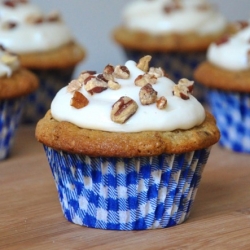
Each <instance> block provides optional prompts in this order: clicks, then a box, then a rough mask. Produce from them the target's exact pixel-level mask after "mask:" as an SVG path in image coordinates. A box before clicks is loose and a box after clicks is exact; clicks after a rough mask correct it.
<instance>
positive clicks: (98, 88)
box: [84, 75, 108, 95]
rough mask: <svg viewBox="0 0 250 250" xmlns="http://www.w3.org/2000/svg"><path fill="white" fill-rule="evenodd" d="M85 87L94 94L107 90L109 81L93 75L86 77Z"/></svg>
mask: <svg viewBox="0 0 250 250" xmlns="http://www.w3.org/2000/svg"><path fill="white" fill-rule="evenodd" d="M84 88H85V90H86V91H87V92H89V93H90V94H91V95H93V94H95V93H101V92H102V91H104V90H106V89H107V88H108V83H107V82H105V81H102V80H101V79H98V78H96V77H95V76H92V75H91V76H89V77H88V78H87V79H85V81H84Z"/></svg>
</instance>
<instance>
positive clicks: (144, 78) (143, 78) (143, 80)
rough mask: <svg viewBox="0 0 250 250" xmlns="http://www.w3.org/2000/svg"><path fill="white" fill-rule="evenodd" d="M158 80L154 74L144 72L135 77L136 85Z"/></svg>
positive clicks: (141, 85) (153, 82) (152, 82)
mask: <svg viewBox="0 0 250 250" xmlns="http://www.w3.org/2000/svg"><path fill="white" fill-rule="evenodd" d="M156 81H157V78H156V77H155V76H154V75H150V74H144V75H139V76H138V77H137V78H136V79H135V85H136V86H139V87H143V86H145V85H146V84H148V83H150V84H155V83H156Z"/></svg>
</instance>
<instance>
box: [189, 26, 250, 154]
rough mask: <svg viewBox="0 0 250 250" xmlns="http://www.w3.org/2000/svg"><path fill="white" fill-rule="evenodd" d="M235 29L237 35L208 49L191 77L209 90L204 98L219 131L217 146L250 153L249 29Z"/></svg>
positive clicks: (247, 27) (225, 38) (248, 27)
mask: <svg viewBox="0 0 250 250" xmlns="http://www.w3.org/2000/svg"><path fill="white" fill-rule="evenodd" d="M236 25H237V27H238V28H239V32H238V33H237V34H234V35H232V36H228V37H223V39H220V40H219V41H217V42H216V43H212V44H211V45H210V47H209V49H208V52H207V60H206V61H205V62H203V63H201V64H200V65H199V66H198V67H197V69H196V70H195V72H194V77H195V79H196V80H197V81H199V82H200V83H201V84H204V86H206V87H208V88H209V91H208V93H207V95H208V97H207V98H208V101H209V105H210V108H211V111H212V113H213V114H214V116H215V117H216V120H217V122H218V127H219V129H220V131H221V139H220V144H221V145H222V146H223V147H225V148H228V149H231V150H233V151H236V152H242V153H250V43H249V41H250V25H249V23H248V22H238V23H237V24H236Z"/></svg>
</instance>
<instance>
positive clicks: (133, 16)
mask: <svg viewBox="0 0 250 250" xmlns="http://www.w3.org/2000/svg"><path fill="white" fill-rule="evenodd" d="M173 2H174V1H173V0H151V1H145V0H137V1H133V2H131V3H130V4H129V5H128V6H127V7H126V8H125V10H124V13H123V24H124V26H125V27H127V28H129V29H134V30H141V31H145V32H149V33H152V34H161V33H166V32H177V33H185V32H189V31H194V32H196V33H199V34H201V35H202V34H210V33H215V32H219V31H222V30H223V29H224V28H225V27H226V24H227V21H226V19H225V18H224V17H223V16H222V15H221V14H220V13H218V12H217V11H216V10H215V9H214V8H212V6H210V5H208V3H207V1H206V0H180V1H179V2H180V3H181V5H182V8H181V9H178V10H175V11H172V12H171V13H166V12H165V11H164V6H168V5H169V4H171V3H173ZM204 4H205V5H207V6H210V8H205V9H202V10H199V9H198V7H199V6H202V5H204Z"/></svg>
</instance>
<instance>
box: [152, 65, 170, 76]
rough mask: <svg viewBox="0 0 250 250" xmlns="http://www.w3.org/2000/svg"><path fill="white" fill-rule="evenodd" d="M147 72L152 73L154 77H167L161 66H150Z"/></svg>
mask: <svg viewBox="0 0 250 250" xmlns="http://www.w3.org/2000/svg"><path fill="white" fill-rule="evenodd" d="M148 74H150V75H154V76H155V77H156V78H160V77H163V76H166V77H168V76H167V74H166V72H165V71H164V70H163V69H162V68H161V67H159V68H154V67H151V68H150V69H149V72H148Z"/></svg>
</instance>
